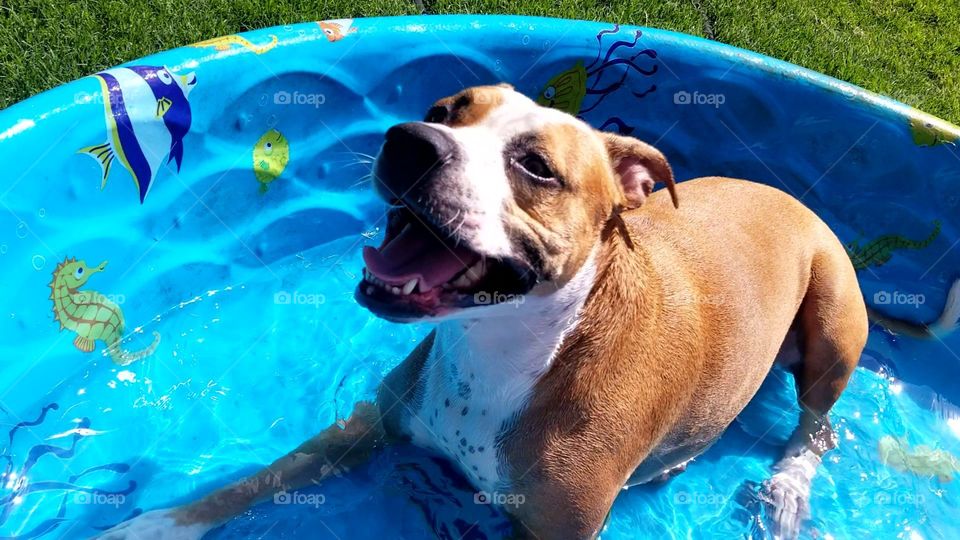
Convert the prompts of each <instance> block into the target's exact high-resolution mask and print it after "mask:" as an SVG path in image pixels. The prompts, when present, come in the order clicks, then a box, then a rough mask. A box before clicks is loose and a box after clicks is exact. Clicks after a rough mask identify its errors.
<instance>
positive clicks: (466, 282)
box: [451, 274, 471, 287]
mask: <svg viewBox="0 0 960 540" xmlns="http://www.w3.org/2000/svg"><path fill="white" fill-rule="evenodd" d="M470 283H471V281H470V278H468V277H467V274H464V275H462V276H460V277H458V278H457V279H456V280H454V281H453V283H451V285H453V286H454V287H469V286H470Z"/></svg>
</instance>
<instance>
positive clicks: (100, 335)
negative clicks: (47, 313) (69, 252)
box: [50, 258, 160, 366]
mask: <svg viewBox="0 0 960 540" xmlns="http://www.w3.org/2000/svg"><path fill="white" fill-rule="evenodd" d="M106 267H107V261H103V262H102V263H100V264H99V265H97V266H93V267H90V266H87V263H86V262H84V261H78V260H76V259H70V258H67V259H64V261H63V262H61V263H60V264H58V265H57V267H56V269H54V271H53V281H51V282H50V291H51V292H50V299H51V300H53V316H54V318H56V320H57V322H59V323H60V330H61V331H62V330H64V329H67V330H70V331H71V332H76V334H77V337H76V338H75V339H74V340H73V344H74V345H75V346H76V347H77V349H80V350H81V351H83V352H93V350H94V349H95V348H96V341H97V340H100V341H103V342H104V344H106V346H107V349H106V350H107V353H108V354H109V355H110V358H111V359H112V360H113V361H114V362H115V363H116V364H119V365H121V366H125V365H128V364H131V363H133V362H136V361H137V360H140V359H142V358H146V357H147V356H150V355H151V354H153V351H154V350H156V348H157V345H159V344H160V334H158V333H157V332H154V333H153V343H151V344H150V345H148V346H147V347H146V348H145V349H143V350H141V351H137V352H130V351H127V350H124V349H123V347H122V344H121V339H122V338H123V312H122V311H120V306H118V305H117V304H116V303H115V302H113V301H112V300H110V299H109V298H107V297H106V296H104V295H103V294H100V293H98V292H96V291H90V290H87V291H81V290H80V287H82V286H84V285H86V283H87V280H88V279H90V276H92V275H93V274H96V273H98V272H102V271H103V270H104V269H105V268H106Z"/></svg>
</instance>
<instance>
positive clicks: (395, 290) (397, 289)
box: [390, 287, 400, 294]
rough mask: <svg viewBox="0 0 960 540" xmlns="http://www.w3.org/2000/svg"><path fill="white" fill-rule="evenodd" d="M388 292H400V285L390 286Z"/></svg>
mask: <svg viewBox="0 0 960 540" xmlns="http://www.w3.org/2000/svg"><path fill="white" fill-rule="evenodd" d="M390 292H392V293H393V294H400V287H391V288H390Z"/></svg>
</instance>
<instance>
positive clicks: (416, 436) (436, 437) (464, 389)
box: [407, 254, 595, 494]
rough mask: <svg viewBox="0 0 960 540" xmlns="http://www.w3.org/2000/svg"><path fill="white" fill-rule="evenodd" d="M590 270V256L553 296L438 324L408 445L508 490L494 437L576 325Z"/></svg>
mask: <svg viewBox="0 0 960 540" xmlns="http://www.w3.org/2000/svg"><path fill="white" fill-rule="evenodd" d="M594 275H595V267H594V264H593V254H591V256H590V258H589V259H588V261H587V263H585V264H584V265H583V268H581V270H580V271H579V272H577V275H576V276H574V278H573V279H572V280H570V282H569V283H568V284H567V285H566V286H565V287H564V288H562V289H560V290H558V291H556V292H555V293H554V294H552V295H549V296H547V297H525V298H520V299H519V300H518V302H517V303H515V304H514V305H504V304H498V305H495V306H493V307H492V308H491V310H492V311H493V312H494V313H497V312H499V313H498V314H497V315H495V316H491V317H489V318H486V319H482V318H480V319H473V320H459V321H458V320H454V321H448V322H445V323H443V324H441V325H439V326H438V327H437V330H436V337H435V339H434V345H433V348H432V350H431V351H430V355H429V356H428V358H427V360H426V362H425V364H424V366H423V371H422V372H421V384H422V386H421V388H422V396H421V397H422V399H420V400H419V407H418V408H417V410H415V411H412V413H413V414H412V415H411V416H410V417H409V424H408V425H407V430H408V432H409V433H410V435H411V438H412V439H413V442H414V444H417V445H419V446H423V447H427V448H433V449H436V450H438V451H439V452H441V453H443V454H446V455H447V456H448V457H449V458H450V460H451V461H453V462H454V463H457V464H458V465H459V466H460V468H461V469H462V470H463V472H464V473H465V474H466V475H467V477H468V478H470V479H471V480H472V481H473V484H474V485H475V486H476V487H477V488H479V489H480V490H482V491H487V492H490V493H491V494H493V492H504V491H505V490H507V489H509V486H510V481H511V479H510V478H509V477H508V475H509V471H508V470H507V465H508V464H507V463H505V462H504V459H505V456H504V454H503V453H502V452H501V451H500V446H501V442H502V441H501V437H503V436H504V435H506V434H507V432H508V430H509V428H510V427H511V426H512V425H513V423H514V422H516V421H517V420H518V419H519V416H520V414H521V413H522V412H523V410H524V408H525V407H526V404H527V402H528V400H529V399H530V398H531V396H532V394H533V392H534V390H535V386H536V384H537V381H539V380H540V377H541V376H543V374H544V373H546V372H547V370H548V369H549V368H550V365H551V363H552V361H553V357H554V355H555V354H556V352H557V350H558V348H559V347H560V344H561V342H562V341H563V337H564V335H566V333H567V332H568V331H569V330H570V329H572V328H574V327H575V325H576V321H577V318H578V316H579V312H580V309H581V308H582V307H583V303H584V301H585V299H586V297H587V293H588V292H589V290H590V287H591V285H592V283H593V278H594ZM504 313H505V314H504Z"/></svg>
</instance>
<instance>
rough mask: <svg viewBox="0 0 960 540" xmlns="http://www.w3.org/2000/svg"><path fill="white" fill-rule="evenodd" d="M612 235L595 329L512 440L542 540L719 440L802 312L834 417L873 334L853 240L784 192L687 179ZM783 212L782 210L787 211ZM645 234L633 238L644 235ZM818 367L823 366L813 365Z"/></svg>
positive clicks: (807, 379) (810, 399)
mask: <svg viewBox="0 0 960 540" xmlns="http://www.w3.org/2000/svg"><path fill="white" fill-rule="evenodd" d="M681 186H682V187H681V189H679V190H678V191H679V194H680V197H681V200H683V202H684V204H683V205H681V207H680V210H675V209H674V208H672V204H670V203H669V201H668V200H667V199H666V197H665V195H666V194H664V193H658V194H655V195H654V196H653V197H651V201H650V202H649V206H648V207H644V208H641V209H640V210H637V211H635V212H630V213H627V214H626V215H624V221H625V223H626V234H624V231H623V230H618V229H617V227H615V226H614V224H612V223H611V225H610V226H608V227H607V228H606V230H605V231H604V241H603V244H602V245H603V249H602V252H601V255H600V260H599V262H598V275H597V278H596V282H595V287H594V289H593V291H592V292H591V295H590V298H589V300H588V301H587V304H586V306H585V307H584V310H583V314H582V316H581V321H582V322H581V323H580V325H579V326H578V327H577V328H576V329H575V330H574V332H573V333H572V334H571V335H570V336H569V337H568V338H567V339H566V340H565V341H564V343H563V346H562V348H561V350H560V352H559V354H558V356H557V358H556V360H555V363H554V367H553V368H552V369H551V370H550V371H549V372H548V373H547V375H546V376H545V377H544V378H543V379H542V380H541V381H540V383H539V384H538V385H537V387H536V390H535V392H534V395H533V399H532V401H531V403H530V406H529V408H528V409H527V410H526V412H525V413H524V414H523V417H522V418H521V420H520V422H519V423H518V424H517V425H516V426H515V428H514V429H513V430H512V432H511V434H510V436H508V437H506V438H505V440H506V441H507V443H506V445H505V450H506V455H507V458H508V462H509V463H510V466H511V472H512V474H513V477H514V482H515V485H514V486H513V488H512V489H513V490H515V491H518V492H521V493H526V494H527V504H525V505H523V506H521V507H520V508H519V509H518V517H519V520H520V521H522V522H523V523H524V524H525V525H526V526H527V527H529V528H530V529H531V530H533V531H536V536H537V537H539V538H587V537H590V536H592V535H594V534H596V532H597V530H598V528H599V526H600V525H601V524H602V522H603V519H604V517H605V516H606V513H607V512H608V511H609V508H610V505H611V504H612V502H613V499H614V498H615V497H616V495H617V493H618V491H619V489H620V487H621V486H622V485H623V484H624V483H625V482H627V480H628V478H630V477H631V476H633V475H634V474H635V470H636V469H637V468H638V467H640V470H639V471H637V472H639V473H641V475H643V474H646V475H647V476H650V475H652V473H656V472H660V471H663V470H665V469H669V468H671V467H673V466H675V465H677V464H678V463H679V462H682V461H685V460H686V459H688V458H689V457H692V456H694V455H696V454H698V453H699V452H700V451H702V450H703V449H704V448H706V447H707V446H709V444H710V443H712V442H713V440H714V439H715V438H716V437H717V436H719V434H720V433H721V432H722V431H723V430H724V429H725V428H726V426H727V425H728V424H729V423H730V422H731V421H732V420H733V418H734V417H735V416H736V415H737V414H738V413H739V412H740V410H741V409H742V408H743V407H744V406H745V405H746V403H747V401H749V399H750V398H751V397H752V396H753V395H754V393H755V392H756V390H757V389H758V388H759V386H760V384H761V382H762V380H763V378H764V377H765V376H766V374H767V372H768V371H769V369H770V367H771V365H772V363H773V361H774V358H775V357H776V356H777V352H778V350H779V348H780V345H781V343H782V342H783V340H784V337H785V336H786V333H787V331H788V329H789V328H790V327H791V325H792V324H793V322H794V320H795V319H796V318H797V315H798V311H800V308H801V304H804V305H805V306H806V307H805V308H804V309H803V311H802V313H801V317H800V321H799V322H800V324H801V326H802V327H803V328H804V330H805V332H804V334H805V339H806V343H807V355H806V357H805V359H804V367H803V369H802V371H801V378H800V388H801V393H802V397H801V401H802V402H803V403H804V404H805V405H808V407H809V408H811V409H813V410H814V411H815V412H816V413H817V414H818V416H819V415H823V414H825V413H826V412H827V411H828V410H829V408H830V407H831V406H832V405H833V402H834V401H835V400H836V398H837V397H838V396H839V393H840V392H841V391H842V390H843V388H844V386H845V385H846V381H847V378H848V377H849V375H850V373H851V371H852V369H853V367H854V366H855V365H856V362H857V361H858V359H859V354H860V351H861V349H862V348H863V344H864V342H865V341H866V332H867V320H866V312H865V309H864V306H863V300H862V298H861V297H860V292H859V288H858V287H857V285H856V278H855V274H854V271H853V268H852V267H851V265H850V263H849V260H847V259H846V257H845V255H844V251H843V247H842V246H841V245H840V243H839V241H837V239H836V238H835V237H834V236H833V235H832V233H830V231H829V230H828V229H827V227H826V225H824V224H823V223H822V222H821V221H820V220H819V219H818V218H817V217H816V216H815V215H814V214H813V213H812V212H810V211H809V210H807V209H806V208H804V207H803V206H802V205H801V204H799V203H798V202H796V201H795V200H793V199H792V198H790V197H788V196H787V195H785V194H783V193H781V192H779V191H776V190H774V189H772V188H769V187H765V186H761V185H758V184H751V183H747V182H742V181H736V180H728V179H719V178H711V179H701V180H697V181H691V182H685V183H684V184H682V185H681ZM769 216H777V219H776V220H771V219H769ZM631 246H632V247H631ZM808 374H809V375H808Z"/></svg>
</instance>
